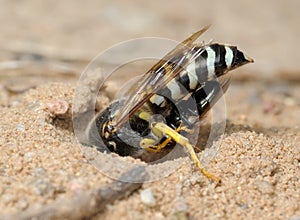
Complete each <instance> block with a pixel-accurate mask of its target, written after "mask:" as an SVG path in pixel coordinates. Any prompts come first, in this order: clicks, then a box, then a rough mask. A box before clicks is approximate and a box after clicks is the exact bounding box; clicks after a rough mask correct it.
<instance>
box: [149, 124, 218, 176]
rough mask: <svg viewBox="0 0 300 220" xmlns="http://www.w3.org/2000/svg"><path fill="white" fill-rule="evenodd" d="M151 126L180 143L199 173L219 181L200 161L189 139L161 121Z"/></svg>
mask: <svg viewBox="0 0 300 220" xmlns="http://www.w3.org/2000/svg"><path fill="white" fill-rule="evenodd" d="M151 126H152V127H153V128H155V129H157V130H160V131H161V132H162V133H164V134H165V135H167V136H168V137H169V138H171V139H173V140H174V141H176V142H177V143H178V144H180V145H181V146H183V147H185V148H186V149H187V150H188V152H189V154H190V157H191V159H192V161H193V162H194V164H195V165H196V167H198V168H199V169H200V171H201V173H202V174H203V175H204V176H206V177H207V178H209V179H211V180H214V181H216V182H221V179H220V178H218V177H216V176H214V175H213V174H211V173H209V172H208V171H207V170H206V169H205V168H204V167H203V166H202V164H201V163H200V161H199V159H198V157H197V155H196V153H195V151H194V148H193V146H192V145H191V144H190V142H189V140H188V139H187V138H186V137H184V136H182V135H180V134H179V133H178V132H177V131H176V130H173V129H172V128H170V127H169V126H168V125H166V124H164V123H161V122H154V123H152V125H151Z"/></svg>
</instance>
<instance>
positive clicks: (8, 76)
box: [0, 0, 300, 220]
mask: <svg viewBox="0 0 300 220" xmlns="http://www.w3.org/2000/svg"><path fill="white" fill-rule="evenodd" d="M299 9H300V1H298V0H289V1H283V0H279V1H271V0H266V1H257V0H255V1H253V0H251V1H250V0H246V1H234V0H230V1H226V3H225V1H216V0H215V1H196V0H192V1H188V2H187V1H178V0H174V1H172V2H167V1H164V2H159V1H131V2H127V1H114V2H112V1H96V0H90V1H71V0H64V1H50V0H47V1H46V0H45V1H35V0H27V1H16V0H0V27H1V34H0V116H1V121H0V132H1V136H0V218H1V219H2V218H3V219H5V218H6V219H12V218H22V216H23V217H24V218H23V219H26V218H25V217H26V213H27V214H28V213H32V210H41V209H43V208H45V207H47V206H48V205H51V204H54V203H55V202H58V201H60V202H62V203H63V202H64V201H67V200H68V201H69V200H72V199H73V198H75V197H76V198H77V196H78V195H80V193H84V192H86V191H88V190H92V189H95V188H99V187H101V186H105V185H107V184H110V183H111V182H112V180H111V179H110V178H108V177H106V176H105V175H103V174H101V173H100V172H98V171H97V170H96V169H95V168H94V167H93V166H92V165H90V164H89V163H88V158H86V157H85V156H84V155H83V153H82V152H81V151H80V145H79V144H78V143H77V140H76V138H75V136H74V133H73V131H72V124H71V115H70V114H71V113H70V112H71V110H70V108H71V105H72V98H73V92H74V87H75V85H76V82H77V80H78V79H79V77H80V74H81V73H82V71H83V69H84V68H85V66H86V65H87V64H88V63H89V62H90V61H91V60H92V59H93V58H94V57H95V56H96V55H97V54H98V53H100V52H101V51H103V50H105V49H107V48H109V47H111V46H112V45H114V44H116V43H119V42H123V41H126V40H130V39H134V38H140V37H162V38H169V39H172V40H177V41H181V40H183V39H184V38H186V37H187V36H189V35H190V34H191V33H193V32H195V31H197V30H198V29H200V28H201V27H203V26H205V25H207V24H212V26H211V28H210V29H209V31H208V32H207V33H205V35H204V36H203V38H201V40H205V41H206V42H208V41H209V40H211V39H213V40H214V41H217V42H222V43H229V44H233V45H237V46H238V47H239V48H241V49H242V50H243V51H245V52H246V53H247V54H248V55H249V56H251V57H252V58H254V60H255V63H254V64H251V65H248V66H245V67H243V68H241V69H238V70H236V71H235V72H234V73H233V74H232V79H233V80H232V84H231V86H230V88H229V90H228V92H227V93H226V103H227V117H228V118H227V119H228V120H227V122H228V123H227V129H226V132H225V134H224V135H223V139H222V144H221V146H220V150H219V152H218V154H217V156H216V157H215V158H214V159H213V160H212V161H211V162H210V164H209V165H208V169H209V170H210V171H211V172H213V173H215V174H217V175H219V176H220V177H222V180H223V183H222V185H221V186H217V187H216V186H215V184H214V183H212V182H210V181H208V180H207V179H205V178H204V177H203V176H202V175H200V174H195V173H193V174H192V173H191V170H190V165H189V161H188V159H187V158H179V159H177V161H174V163H176V164H178V163H182V166H180V169H179V170H177V172H176V173H173V174H172V175H171V176H169V177H167V178H165V179H162V180H160V181H158V182H153V183H146V184H143V185H142V186H141V188H140V189H138V190H137V191H135V192H134V193H133V194H131V195H130V196H128V197H126V198H125V199H124V198H123V199H121V200H118V201H115V202H113V203H112V204H110V205H108V206H107V207H106V209H105V210H104V211H102V212H101V213H100V214H97V215H96V216H94V217H93V218H94V219H186V218H190V219H204V218H205V219H258V218H260V219H291V220H292V219H299V218H300V157H299V155H300V145H299V140H300V131H299V124H300V87H299V85H300V62H299V61H300V53H299V51H298V50H299V48H300V47H299V40H298V39H299V35H300V29H299V27H300V15H299ZM129 78H130V77H129ZM113 88H115V87H113ZM57 100H60V101H62V103H63V104H64V105H65V106H66V109H65V112H64V114H63V116H62V117H58V118H57V117H56V115H55V114H54V113H55V112H54V113H53V112H51V111H50V110H49V109H51V107H49V106H53V104H55V103H56V102H57ZM45 106H46V107H45ZM199 155H201V152H200V153H199ZM129 160H130V158H129ZM170 164H172V161H171V162H170ZM170 164H167V165H166V169H167V167H168V166H169V165H170ZM149 189H150V190H151V192H152V195H153V196H154V198H155V199H156V201H155V203H154V205H153V204H152V205H149V204H147V202H145V201H143V199H141V194H142V192H143V191H144V190H149ZM76 208H77V207H76V206H75V207H74V210H75V209H76ZM37 212H38V211H37ZM83 213H85V214H84V215H85V217H86V218H91V213H90V212H89V211H87V210H85V211H83ZM63 217H64V218H66V219H68V216H60V218H63ZM74 218H75V217H74Z"/></svg>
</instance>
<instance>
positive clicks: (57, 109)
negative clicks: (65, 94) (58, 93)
mask: <svg viewBox="0 0 300 220" xmlns="http://www.w3.org/2000/svg"><path fill="white" fill-rule="evenodd" d="M45 107H46V109H47V110H48V111H49V112H50V113H51V114H54V115H63V114H65V113H66V112H67V111H68V109H69V103H68V102H66V101H65V100H61V99H56V100H52V101H50V102H48V103H46V106H45Z"/></svg>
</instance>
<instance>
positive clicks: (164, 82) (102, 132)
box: [87, 26, 253, 181]
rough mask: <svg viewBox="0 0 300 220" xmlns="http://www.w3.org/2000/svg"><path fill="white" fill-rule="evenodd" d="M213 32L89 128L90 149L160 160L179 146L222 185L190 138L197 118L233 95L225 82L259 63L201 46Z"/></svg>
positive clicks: (184, 46) (232, 50) (179, 51)
mask: <svg viewBox="0 0 300 220" xmlns="http://www.w3.org/2000/svg"><path fill="white" fill-rule="evenodd" d="M208 28H209V26H206V27H204V28H203V29H201V30H199V31H198V32H196V33H194V34H192V35H191V36H190V37H188V38H187V39H186V40H184V41H183V42H182V43H181V44H179V45H177V46H176V47H175V48H174V49H173V50H172V51H170V52H169V53H168V54H167V55H165V57H163V58H162V59H161V60H160V61H158V62H157V63H156V64H155V65H154V66H153V67H152V68H151V69H150V70H149V71H147V72H146V73H145V74H144V75H142V78H141V80H140V81H139V82H138V83H137V84H136V85H134V86H133V88H132V89H131V92H130V94H129V95H128V97H127V98H125V99H120V100H116V101H114V102H112V104H110V106H109V107H107V108H106V109H105V110H103V111H102V112H100V113H98V114H97V115H96V116H95V118H94V119H93V120H92V121H91V123H90V126H89V128H88V129H87V130H88V132H87V133H88V141H89V144H90V145H93V146H96V148H97V149H98V150H99V151H104V150H107V149H108V150H109V151H111V152H115V153H117V154H119V155H121V156H132V157H134V158H143V157H144V156H145V155H149V154H150V155H156V154H159V153H160V152H163V151H164V150H165V149H172V148H173V147H174V146H175V145H176V144H179V145H180V146H182V147H183V148H185V149H186V151H187V152H188V154H189V156H190V158H191V160H192V162H193V164H194V165H195V166H196V167H197V168H198V169H200V171H201V173H202V174H203V175H205V176H206V177H208V178H209V179H212V180H215V181H219V180H220V179H219V178H218V177H216V176H214V175H213V174H211V173H209V172H208V171H207V170H206V169H205V168H204V167H203V165H202V164H201V163H200V161H199V159H198V157H197V154H196V153H195V146H193V145H192V144H191V143H190V141H189V139H188V138H187V136H188V134H190V133H192V132H193V126H194V124H195V121H197V120H195V119H196V118H198V119H199V118H202V117H203V116H204V115H205V114H206V113H207V112H208V111H209V110H210V108H211V107H212V106H213V105H214V104H215V103H216V102H217V100H218V99H219V98H220V97H221V96H222V94H223V93H224V92H225V91H226V90H227V88H228V86H229V79H228V78H227V79H226V78H225V79H224V78H222V77H223V76H224V75H226V74H227V73H228V72H229V71H230V70H233V69H236V68H237V67H240V66H242V65H244V64H247V63H251V62H253V59H251V58H249V57H247V56H246V55H245V54H244V53H243V52H242V51H240V50H238V49H237V47H236V46H231V45H225V44H219V43H208V44H204V43H196V42H195V41H196V39H198V38H199V36H200V35H201V34H203V33H204V32H205V31H206V30H207V29H208ZM221 79H222V80H221ZM191 102H192V103H194V104H195V105H194V106H195V107H194V108H191V107H190V106H191V105H190V103H191ZM158 116H159V117H158ZM92 127H94V128H96V129H92ZM99 139H100V140H99ZM150 158H151V157H150ZM153 158H155V157H153ZM150 161H151V159H150Z"/></svg>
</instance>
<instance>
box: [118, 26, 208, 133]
mask: <svg viewBox="0 0 300 220" xmlns="http://www.w3.org/2000/svg"><path fill="white" fill-rule="evenodd" d="M208 28H209V26H206V27H204V28H203V29H201V30H199V31H198V32H196V33H194V34H192V35H191V36H190V37H188V38H187V39H185V40H184V41H183V42H182V43H180V44H179V45H177V46H176V47H175V48H174V49H173V50H172V51H170V52H169V53H168V54H167V55H166V56H164V57H163V58H162V59H161V60H160V61H159V62H158V63H156V64H155V65H154V66H153V67H152V68H151V69H150V70H149V71H147V72H146V73H145V74H144V75H143V76H142V79H141V81H140V82H139V83H138V86H137V87H136V89H134V91H131V95H130V96H129V97H128V99H127V100H126V104H125V105H124V106H122V111H121V112H120V113H119V114H117V115H115V118H114V120H113V127H114V129H116V130H117V129H119V128H120V127H121V126H122V125H123V124H124V123H125V122H126V120H127V118H128V117H130V116H132V115H133V114H134V113H135V112H136V111H137V110H138V109H139V108H140V107H141V106H142V105H143V104H144V103H146V102H147V101H148V100H149V99H150V98H151V97H152V96H153V95H154V94H155V93H156V92H157V91H159V90H160V89H161V88H163V87H164V86H165V85H166V84H167V83H168V82H170V81H171V80H172V79H173V78H174V77H176V76H177V75H178V74H179V73H180V72H181V71H183V69H184V68H186V67H187V66H188V64H190V63H191V62H193V61H194V59H195V58H196V57H198V56H199V55H200V54H201V53H202V52H203V51H204V48H203V47H199V45H195V44H194V41H195V40H196V39H197V38H199V36H200V35H201V34H203V33H204V32H205V31H206V30H207V29H208ZM196 46H197V47H196Z"/></svg>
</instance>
